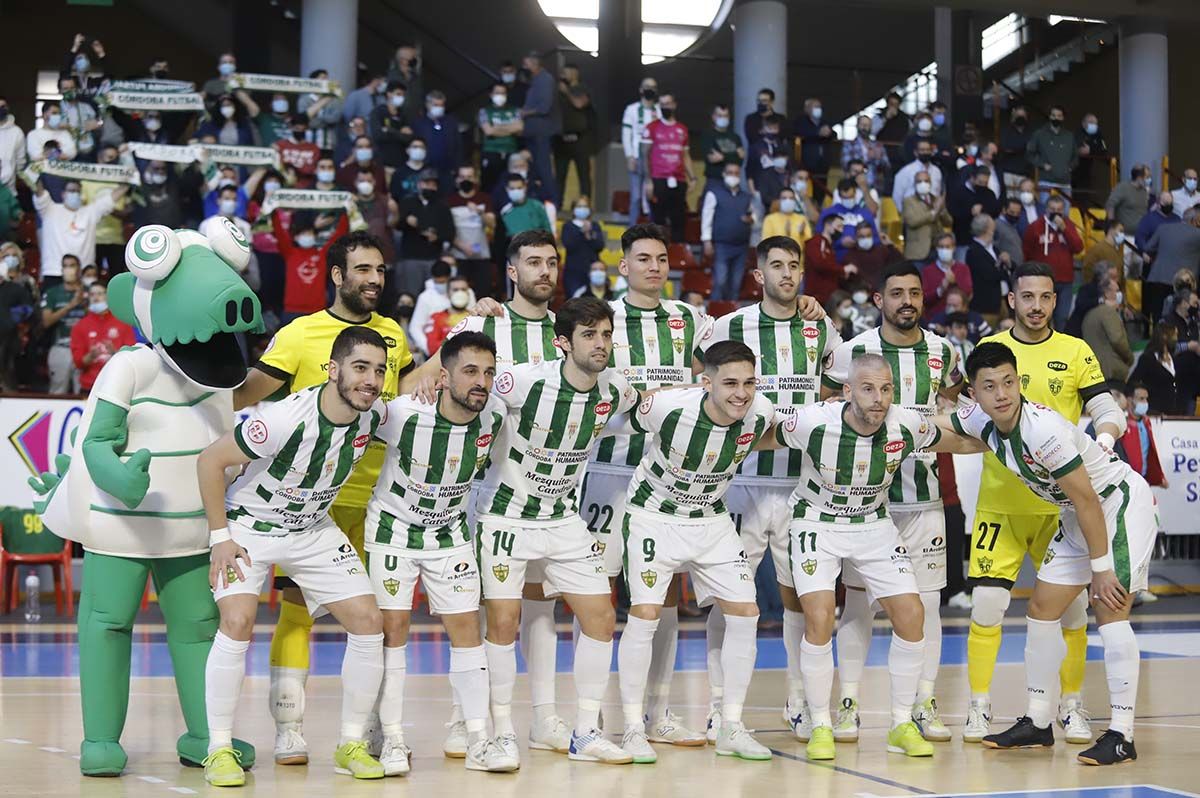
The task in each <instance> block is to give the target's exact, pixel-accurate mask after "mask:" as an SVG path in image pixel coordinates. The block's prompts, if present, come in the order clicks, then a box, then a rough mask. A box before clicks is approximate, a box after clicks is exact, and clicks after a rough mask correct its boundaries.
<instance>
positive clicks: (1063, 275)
mask: <svg viewBox="0 0 1200 798" xmlns="http://www.w3.org/2000/svg"><path fill="white" fill-rule="evenodd" d="M1022 244H1023V249H1024V254H1025V261H1026V262H1029V261H1031V260H1032V261H1041V262H1042V263H1047V264H1049V265H1050V267H1051V268H1052V269H1053V270H1054V292H1055V294H1057V297H1058V298H1057V301H1056V303H1055V305H1054V329H1056V330H1060V331H1061V330H1062V329H1063V327H1064V326H1065V325H1066V323H1067V318H1068V317H1069V316H1070V315H1071V300H1072V296H1071V293H1072V288H1073V287H1074V284H1075V256H1076V255H1078V254H1079V253H1080V252H1082V251H1083V239H1082V238H1081V237H1080V235H1079V230H1078V229H1077V228H1076V227H1075V223H1074V222H1072V221H1071V220H1070V219H1068V218H1067V214H1066V203H1065V201H1064V200H1063V198H1062V197H1058V196H1053V197H1050V199H1049V200H1048V201H1047V202H1046V215H1045V216H1043V217H1041V218H1040V219H1038V220H1037V221H1036V222H1034V223H1033V224H1031V225H1029V229H1027V230H1026V231H1025V238H1024V240H1023V241H1022Z"/></svg>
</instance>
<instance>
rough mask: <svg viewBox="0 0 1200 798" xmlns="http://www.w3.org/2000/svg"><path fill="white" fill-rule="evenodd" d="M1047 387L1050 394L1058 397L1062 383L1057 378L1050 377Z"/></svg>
mask: <svg viewBox="0 0 1200 798" xmlns="http://www.w3.org/2000/svg"><path fill="white" fill-rule="evenodd" d="M1049 385H1050V393H1052V394H1054V395H1055V396H1058V394H1059V393H1060V392H1061V391H1062V389H1063V381H1062V380H1060V379H1059V378H1058V377H1051V378H1050V381H1049Z"/></svg>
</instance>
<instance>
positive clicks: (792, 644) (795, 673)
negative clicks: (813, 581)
mask: <svg viewBox="0 0 1200 798" xmlns="http://www.w3.org/2000/svg"><path fill="white" fill-rule="evenodd" d="M803 639H804V613H802V612H796V611H795V610H789V609H785V610H784V611H783V649H784V653H786V654H787V686H788V699H789V700H791V701H793V702H795V703H797V704H802V703H804V677H803V676H801V675H800V641H801V640H803Z"/></svg>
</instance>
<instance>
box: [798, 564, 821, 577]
mask: <svg viewBox="0 0 1200 798" xmlns="http://www.w3.org/2000/svg"><path fill="white" fill-rule="evenodd" d="M800 568H801V570H803V571H804V573H806V574H808V575H809V576H812V575H813V574H815V573H816V572H817V561H816V560H805V561H804V562H802V563H800Z"/></svg>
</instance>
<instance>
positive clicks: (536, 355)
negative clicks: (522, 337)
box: [529, 352, 542, 366]
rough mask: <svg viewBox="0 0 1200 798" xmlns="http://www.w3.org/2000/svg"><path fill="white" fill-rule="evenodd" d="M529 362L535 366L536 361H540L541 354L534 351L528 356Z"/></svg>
mask: <svg viewBox="0 0 1200 798" xmlns="http://www.w3.org/2000/svg"><path fill="white" fill-rule="evenodd" d="M529 362H530V363H532V364H533V365H535V366H536V365H537V364H538V363H541V362H542V356H541V355H540V354H539V353H537V352H534V353H533V354H532V355H530V356H529Z"/></svg>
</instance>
